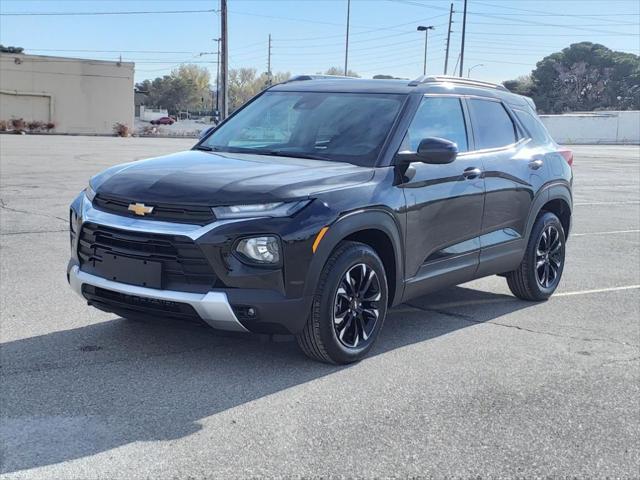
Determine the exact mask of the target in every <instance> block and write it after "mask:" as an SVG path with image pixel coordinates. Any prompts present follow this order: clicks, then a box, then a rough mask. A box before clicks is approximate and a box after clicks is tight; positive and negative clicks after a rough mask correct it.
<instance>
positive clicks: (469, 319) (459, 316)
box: [405, 303, 640, 348]
mask: <svg viewBox="0 0 640 480" xmlns="http://www.w3.org/2000/svg"><path fill="white" fill-rule="evenodd" d="M405 305H408V306H409V307H411V308H415V309H416V310H419V311H422V312H433V313H438V314H440V315H445V316H448V317H453V318H457V319H459V320H464V321H466V322H469V323H475V324H478V325H484V324H487V323H488V324H490V325H495V326H498V327H506V328H513V329H515V330H521V331H523V332H528V333H536V334H539V335H548V336H551V337H557V338H565V339H570V340H578V341H581V342H607V343H615V344H617V345H624V346H626V347H635V348H640V345H635V344H633V343H627V342H621V341H619V340H613V339H610V338H586V337H576V336H573V335H562V334H560V333H553V332H545V331H542V330H533V329H531V328H526V327H521V326H519V325H509V324H507V323H501V322H494V321H491V320H485V321H482V320H476V319H475V318H473V317H472V316H470V315H465V314H463V313H455V312H449V311H446V310H440V309H435V308H424V307H419V306H417V305H413V304H411V303H405Z"/></svg>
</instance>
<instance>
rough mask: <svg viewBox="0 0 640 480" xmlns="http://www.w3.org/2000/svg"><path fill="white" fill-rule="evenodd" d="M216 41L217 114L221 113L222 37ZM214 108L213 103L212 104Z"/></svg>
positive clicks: (215, 39)
mask: <svg viewBox="0 0 640 480" xmlns="http://www.w3.org/2000/svg"><path fill="white" fill-rule="evenodd" d="M213 41H214V42H216V46H217V47H218V48H216V115H220V38H214V39H213ZM211 108H212V109H213V105H212V106H211Z"/></svg>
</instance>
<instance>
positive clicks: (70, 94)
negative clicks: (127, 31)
mask: <svg viewBox="0 0 640 480" xmlns="http://www.w3.org/2000/svg"><path fill="white" fill-rule="evenodd" d="M133 73H134V64H133V63H127V62H124V63H119V62H105V61H101V60H79V59H73V58H62V57H47V56H40V55H19V54H8V53H2V54H0V119H1V120H10V119H11V118H22V119H24V120H25V121H29V120H39V121H43V122H49V121H51V122H54V123H55V125H56V128H55V130H54V131H55V132H58V133H85V134H111V133H113V124H114V123H117V122H119V123H124V124H127V125H128V126H129V127H133V112H134V102H133Z"/></svg>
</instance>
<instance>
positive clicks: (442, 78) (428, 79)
mask: <svg viewBox="0 0 640 480" xmlns="http://www.w3.org/2000/svg"><path fill="white" fill-rule="evenodd" d="M432 82H433V83H435V82H449V83H458V84H460V85H469V86H475V87H488V88H495V89H497V90H505V91H507V92H508V91H509V90H508V89H507V88H506V87H505V86H504V85H500V84H498V83H490V82H483V81H480V80H473V79H471V78H462V77H452V76H449V75H421V76H419V77H418V78H416V79H415V80H412V81H411V82H409V86H410V87H417V86H418V85H420V84H422V83H432Z"/></svg>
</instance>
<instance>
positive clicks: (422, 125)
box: [400, 97, 469, 152]
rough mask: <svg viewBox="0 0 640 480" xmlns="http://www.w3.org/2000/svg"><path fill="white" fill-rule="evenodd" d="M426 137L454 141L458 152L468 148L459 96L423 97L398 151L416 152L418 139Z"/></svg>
mask: <svg viewBox="0 0 640 480" xmlns="http://www.w3.org/2000/svg"><path fill="white" fill-rule="evenodd" d="M428 137H439V138H444V139H445V140H449V141H451V142H455V143H456V144H457V145H458V151H459V152H466V151H467V150H468V149H469V148H468V143H467V128H466V126H465V123H464V114H463V113H462V104H461V103H460V99H459V98H457V97H424V98H423V99H422V103H420V106H419V107H418V111H417V112H416V114H415V116H414V117H413V120H412V121H411V125H410V126H409V129H408V130H407V134H406V135H405V137H404V140H403V141H402V145H401V146H400V151H401V152H416V151H417V150H418V145H419V144H420V141H421V140H422V139H424V138H428Z"/></svg>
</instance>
